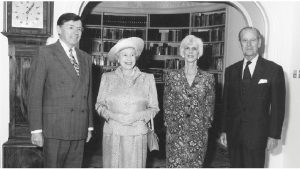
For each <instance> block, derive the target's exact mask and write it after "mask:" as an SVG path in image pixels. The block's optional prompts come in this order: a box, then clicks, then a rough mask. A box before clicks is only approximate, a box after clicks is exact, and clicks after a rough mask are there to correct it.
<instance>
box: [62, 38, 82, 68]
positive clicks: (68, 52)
mask: <svg viewBox="0 0 300 169" xmlns="http://www.w3.org/2000/svg"><path fill="white" fill-rule="evenodd" d="M59 42H60V44H61V46H62V47H63V49H64V51H65V52H66V54H67V56H68V58H69V59H72V58H71V57H70V48H69V47H68V45H67V44H66V43H65V42H63V41H62V40H61V39H59ZM71 49H72V54H73V56H74V58H75V60H76V62H77V63H78V65H79V62H78V59H77V54H76V51H75V47H72V48H71Z"/></svg>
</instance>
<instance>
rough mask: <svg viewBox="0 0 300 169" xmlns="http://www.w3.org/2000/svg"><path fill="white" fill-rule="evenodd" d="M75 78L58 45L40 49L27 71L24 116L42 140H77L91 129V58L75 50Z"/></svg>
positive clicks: (66, 58)
mask: <svg viewBox="0 0 300 169" xmlns="http://www.w3.org/2000/svg"><path fill="white" fill-rule="evenodd" d="M75 50H76V54H77V57H78V62H79V66H80V76H79V77H78V76H77V74H76V72H75V69H74V67H73V65H72V64H71V62H70V60H69V58H68V56H67V54H66V52H65V51H64V49H63V47H62V46H61V43H60V42H59V41H57V42H56V43H55V44H52V45H48V46H43V47H41V48H40V50H39V54H38V56H37V57H36V58H33V60H32V62H31V68H30V78H29V93H28V113H29V124H30V130H31V131H33V130H37V129H42V130H43V134H44V136H45V137H46V138H56V139H63V140H80V139H85V138H86V137H87V131H88V127H92V126H93V119H92V117H93V116H92V113H93V111H92V100H91V99H92V97H91V95H92V94H91V89H92V88H91V85H92V81H91V80H92V79H91V77H92V75H91V67H92V61H91V57H90V56H89V55H88V54H87V53H85V52H84V51H81V50H80V49H78V48H75Z"/></svg>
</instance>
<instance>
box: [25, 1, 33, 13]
mask: <svg viewBox="0 0 300 169" xmlns="http://www.w3.org/2000/svg"><path fill="white" fill-rule="evenodd" d="M33 7H34V3H32V5H31V6H30V7H29V9H28V10H27V11H26V14H28V13H29V12H30V11H31V9H32V8H33Z"/></svg>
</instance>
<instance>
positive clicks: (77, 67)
mask: <svg viewBox="0 0 300 169" xmlns="http://www.w3.org/2000/svg"><path fill="white" fill-rule="evenodd" d="M69 52H70V54H69V56H70V61H71V63H72V65H73V66H74V69H75V71H76V73H77V75H78V76H79V64H78V63H77V61H76V59H75V57H74V55H73V53H72V49H70V50H69Z"/></svg>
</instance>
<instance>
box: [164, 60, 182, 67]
mask: <svg viewBox="0 0 300 169" xmlns="http://www.w3.org/2000/svg"><path fill="white" fill-rule="evenodd" d="M184 63H185V62H184V60H180V59H166V61H165V68H166V69H181V68H182V67H184Z"/></svg>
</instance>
